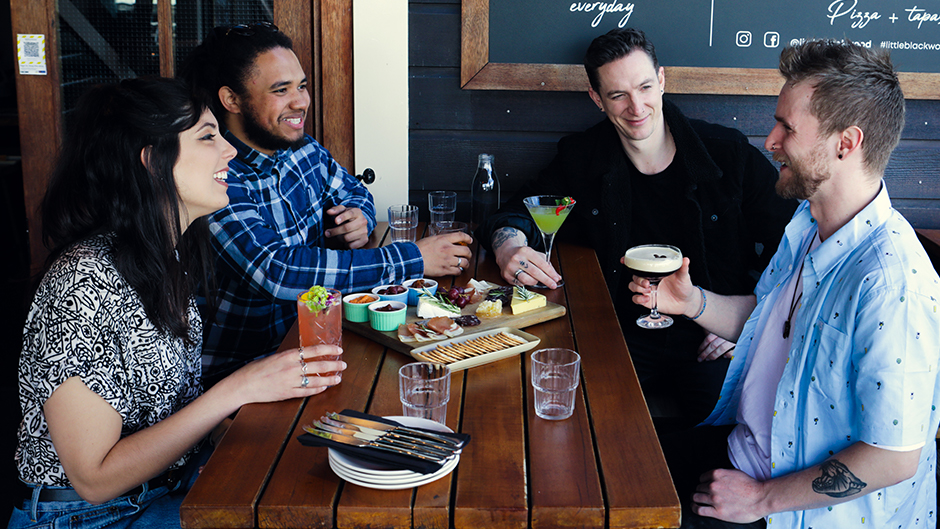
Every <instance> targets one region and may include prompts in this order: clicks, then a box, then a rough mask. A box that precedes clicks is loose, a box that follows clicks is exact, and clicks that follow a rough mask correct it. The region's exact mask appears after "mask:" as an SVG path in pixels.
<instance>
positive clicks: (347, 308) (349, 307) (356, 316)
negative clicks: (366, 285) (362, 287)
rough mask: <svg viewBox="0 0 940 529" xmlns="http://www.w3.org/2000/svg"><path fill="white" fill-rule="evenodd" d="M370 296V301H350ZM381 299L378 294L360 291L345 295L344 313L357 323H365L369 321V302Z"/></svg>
mask: <svg viewBox="0 0 940 529" xmlns="http://www.w3.org/2000/svg"><path fill="white" fill-rule="evenodd" d="M358 298H369V301H366V302H362V303H350V302H351V301H352V300H354V299H358ZM376 301H379V296H378V295H376V294H368V293H364V292H360V293H358V294H349V295H348V296H345V297H343V314H344V315H345V316H346V319H347V320H349V321H351V322H355V323H365V322H367V321H369V304H370V303H375V302H376Z"/></svg>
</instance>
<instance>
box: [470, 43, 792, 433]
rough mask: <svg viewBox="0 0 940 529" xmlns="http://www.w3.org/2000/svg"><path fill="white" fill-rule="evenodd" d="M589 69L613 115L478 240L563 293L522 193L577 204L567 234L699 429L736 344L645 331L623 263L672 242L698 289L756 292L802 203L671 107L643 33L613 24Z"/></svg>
mask: <svg viewBox="0 0 940 529" xmlns="http://www.w3.org/2000/svg"><path fill="white" fill-rule="evenodd" d="M584 66H585V69H586V70H587V74H588V78H589V80H590V82H591V87H590V89H589V90H588V93H589V95H590V96H591V99H592V100H593V101H594V102H595V103H596V104H597V106H598V107H599V108H600V109H601V111H602V112H604V113H606V114H607V119H605V120H604V121H602V122H601V123H598V124H597V125H595V126H593V127H591V128H590V129H588V130H587V131H585V132H583V133H579V134H575V135H572V136H568V137H566V138H563V139H562V140H561V141H560V142H559V143H558V153H557V155H556V156H555V159H554V160H553V161H552V163H551V164H550V165H549V166H548V167H547V168H546V169H545V170H544V171H543V172H542V173H541V175H540V176H539V177H538V178H536V179H534V180H533V181H531V182H528V183H527V184H526V185H524V186H523V187H522V189H521V190H520V191H519V193H517V194H516V195H515V196H514V197H513V198H512V199H510V200H509V201H508V202H507V203H506V205H505V206H504V207H503V208H502V209H500V211H499V212H498V213H497V214H496V215H494V216H492V217H491V218H490V219H488V221H487V222H485V223H484V224H483V225H482V226H481V227H480V228H479V229H478V231H477V237H478V238H479V239H480V241H481V242H482V243H483V244H484V246H485V247H486V248H487V249H489V250H492V251H493V252H494V253H495V255H496V262H497V263H498V264H499V267H500V271H501V273H502V276H503V278H504V279H506V280H507V281H509V282H512V283H514V284H522V285H535V284H536V283H538V282H542V283H543V284H545V285H548V286H550V287H552V288H555V287H556V286H557V282H558V281H559V280H560V279H561V276H560V275H559V274H558V273H557V272H556V271H555V269H554V268H553V267H552V266H551V264H549V263H548V262H546V261H545V259H544V255H543V254H540V253H539V252H537V251H536V250H535V249H533V248H531V247H530V246H529V244H530V242H531V243H533V244H534V245H537V247H538V246H540V245H541V236H540V233H539V231H538V229H537V228H536V227H535V224H534V222H533V221H532V219H531V217H530V216H529V214H528V212H527V211H526V209H525V206H524V205H523V204H522V199H523V198H524V197H526V196H531V195H545V194H550V195H560V196H571V197H573V198H574V199H575V200H576V201H577V203H576V205H575V207H574V208H573V209H572V210H571V213H570V214H569V216H568V218H567V220H566V221H565V224H564V225H563V226H562V228H561V230H560V232H559V237H562V238H567V239H574V238H578V240H580V241H581V242H582V243H585V244H587V245H589V246H591V247H593V248H594V250H595V251H596V252H597V257H598V259H599V261H600V264H601V268H602V270H603V272H604V278H605V280H606V281H607V287H608V289H609V291H610V294H611V297H612V298H613V300H614V305H615V307H616V309H617V314H618V316H619V319H620V326H621V328H622V329H623V333H624V337H625V338H626V340H627V344H628V346H629V347H630V353H631V356H632V359H633V363H634V366H635V367H636V370H637V373H638V375H639V377H640V382H641V383H642V384H643V388H644V391H646V392H647V393H648V394H649V393H650V392H653V393H663V392H669V393H671V394H672V395H673V396H674V397H675V399H674V400H675V401H676V402H677V403H678V404H679V405H680V406H681V411H682V414H683V417H684V418H685V419H687V421H689V422H692V423H695V422H698V421H699V420H701V419H704V418H705V417H706V416H707V415H708V413H709V412H710V411H711V409H712V407H713V406H714V404H715V401H716V399H717V397H718V391H719V389H720V387H721V382H722V380H723V378H724V374H725V371H726V370H727V364H728V357H730V351H731V350H732V349H733V347H734V344H733V343H730V342H725V341H724V340H722V339H721V338H718V337H716V336H714V335H706V334H705V333H704V332H703V331H702V330H701V328H700V327H699V326H698V325H696V324H695V323H694V322H692V321H688V320H682V319H680V320H677V321H676V322H675V324H674V325H673V326H672V327H669V328H667V329H661V330H646V329H641V328H639V327H638V326H637V324H636V319H637V318H638V317H639V316H641V315H642V314H643V313H644V311H645V309H643V308H642V307H640V306H638V305H635V304H634V303H632V301H631V297H632V293H631V292H630V291H629V289H628V288H627V285H628V284H629V283H630V273H629V272H628V271H627V269H626V268H625V267H624V266H623V265H622V264H621V263H620V258H621V256H622V255H623V253H624V252H625V251H626V250H627V249H628V248H630V247H632V246H636V245H639V244H652V243H658V244H671V245H673V246H677V247H679V248H680V249H681V250H682V253H683V255H686V256H688V257H690V258H691V259H692V262H693V263H696V267H695V269H693V270H692V271H691V274H692V278H693V282H695V284H701V285H703V287H704V288H708V289H710V290H712V291H716V292H720V293H723V294H748V293H751V292H752V290H753V288H754V285H755V284H756V280H757V275H756V274H757V272H758V271H760V270H763V268H764V266H765V265H766V263H767V259H768V258H769V256H770V255H772V254H773V252H774V250H775V249H776V248H777V245H778V243H779V241H780V237H781V235H782V234H783V228H784V226H785V225H786V224H787V222H788V221H789V220H790V216H791V215H792V213H793V211H794V209H795V207H796V202H795V201H788V200H784V199H781V198H779V197H778V196H777V195H776V193H775V192H774V184H775V183H776V180H777V171H776V170H775V169H774V167H773V165H771V164H770V162H769V161H768V160H767V159H766V158H765V157H764V156H763V155H762V154H761V153H760V151H758V150H757V149H756V148H754V147H753V146H751V145H750V144H749V143H748V141H747V138H746V137H745V136H744V135H743V134H741V133H740V132H739V131H737V130H734V129H729V128H726V127H722V126H719V125H713V124H709V123H705V122H703V121H698V120H688V119H686V118H685V116H683V115H682V113H681V112H680V111H679V109H678V108H677V107H676V106H675V105H673V104H671V103H669V102H664V101H663V93H664V91H665V88H664V86H665V76H664V70H663V68H662V67H660V66H659V63H658V61H657V59H656V52H655V49H654V47H653V44H652V43H651V42H650V41H649V40H647V39H646V36H645V35H644V34H643V32H642V31H639V30H635V29H630V28H627V29H615V30H613V31H611V32H609V33H607V34H606V35H602V36H600V37H598V38H596V39H594V41H593V42H592V43H591V46H590V47H589V48H588V51H587V54H586V56H585V59H584ZM760 249H763V250H764V251H762V252H761V251H760Z"/></svg>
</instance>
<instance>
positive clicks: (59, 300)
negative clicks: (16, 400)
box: [16, 235, 202, 487]
mask: <svg viewBox="0 0 940 529" xmlns="http://www.w3.org/2000/svg"><path fill="white" fill-rule="evenodd" d="M112 250H113V249H112V246H111V237H110V236H107V235H99V236H95V237H91V238H89V239H87V240H85V241H83V242H81V243H79V244H77V245H75V246H74V247H72V248H71V249H69V250H68V251H66V252H65V253H64V254H63V255H62V256H60V257H59V258H58V259H57V260H56V261H55V263H54V264H53V265H52V267H51V268H50V269H49V271H48V272H47V273H46V275H45V277H43V279H42V282H41V283H40V285H39V289H38V290H37V291H36V295H35V297H34V298H33V303H32V306H31V307H30V310H29V316H28V317H27V320H26V327H25V329H24V331H23V351H22V353H21V355H20V366H19V392H20V406H21V407H22V411H23V422H22V423H21V424H20V429H19V441H18V446H17V450H16V461H17V467H18V469H19V474H20V478H21V479H22V480H23V481H25V482H27V483H42V484H45V485H51V486H56V487H69V486H71V485H70V483H69V479H68V477H67V476H66V475H65V471H64V470H63V469H62V463H61V462H60V461H59V457H58V454H56V451H55V447H54V446H53V445H52V439H51V438H50V436H49V427H48V425H47V424H46V419H45V416H44V415H43V410H42V406H43V404H44V403H45V402H46V399H48V398H49V397H50V396H51V395H52V392H53V391H55V390H56V388H58V387H59V385H61V384H62V383H63V382H65V381H66V380H67V379H69V378H71V377H76V376H77V377H80V378H81V380H82V382H84V383H85V385H86V386H87V387H88V388H89V389H91V390H92V391H94V392H95V393H97V394H98V395H100V396H101V397H102V398H103V399H104V400H105V401H107V402H108V404H110V405H111V406H112V407H113V408H114V409H115V410H116V411H117V412H118V413H119V414H120V415H121V418H122V423H123V428H122V432H121V437H122V438H123V437H125V436H127V435H130V434H132V433H134V432H136V431H139V430H142V429H144V428H147V427H148V426H151V425H153V424H155V423H157V422H159V421H161V420H162V419H165V418H167V417H169V416H170V415H172V414H173V413H175V412H177V411H179V410H180V409H181V408H183V407H184V406H185V405H186V404H188V403H190V402H191V401H193V400H194V399H195V398H196V397H197V396H199V394H200V393H201V392H202V387H201V383H200V379H201V362H200V351H201V345H202V321H201V320H200V319H199V313H198V311H197V309H196V304H195V300H192V301H191V302H190V306H189V320H190V330H189V336H190V339H191V341H192V343H193V345H190V346H187V345H186V344H185V342H184V341H183V340H181V339H179V338H176V337H174V336H172V335H169V334H168V333H163V332H158V331H157V330H156V328H155V327H154V325H153V324H152V323H151V322H150V320H149V319H148V318H147V315H146V313H145V312H144V307H143V305H142V303H141V300H140V297H139V296H138V295H137V293H136V292H135V291H134V289H133V288H132V287H131V286H130V285H129V284H128V283H127V282H125V281H124V278H123V277H122V276H121V274H119V273H118V271H117V269H115V267H114V263H113V255H112ZM154 288H159V286H158V285H154ZM187 458H188V455H187V456H184V457H183V459H181V460H180V461H178V462H177V463H176V464H174V466H179V465H182V464H184V463H185V461H186V459H187Z"/></svg>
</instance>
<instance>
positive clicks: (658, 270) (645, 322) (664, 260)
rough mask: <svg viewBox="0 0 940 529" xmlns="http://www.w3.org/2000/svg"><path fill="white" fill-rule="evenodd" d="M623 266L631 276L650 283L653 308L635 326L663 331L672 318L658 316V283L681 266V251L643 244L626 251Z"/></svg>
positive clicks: (662, 315) (667, 246) (665, 245)
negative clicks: (643, 278)
mask: <svg viewBox="0 0 940 529" xmlns="http://www.w3.org/2000/svg"><path fill="white" fill-rule="evenodd" d="M623 264H625V265H627V268H629V269H630V271H631V272H633V275H636V276H639V277H645V278H646V279H648V280H649V282H650V296H651V297H652V298H653V308H652V310H651V311H650V313H649V314H647V315H646V316H643V317H641V318H638V319H637V320H636V324H637V325H639V326H640V327H643V328H644V329H665V328H666V327H669V326H670V325H672V322H673V320H672V318H670V317H669V316H666V315H665V314H660V313H659V310H658V308H657V304H658V299H657V295H658V292H659V282H660V281H662V279H663V278H664V277H666V276H668V275H670V274H673V273H675V271H676V270H678V269H679V267H681V266H682V251H680V250H679V249H678V248H676V247H675V246H669V245H667V244H644V245H641V246H634V247H633V248H630V249H629V250H627V253H625V254H624V256H623Z"/></svg>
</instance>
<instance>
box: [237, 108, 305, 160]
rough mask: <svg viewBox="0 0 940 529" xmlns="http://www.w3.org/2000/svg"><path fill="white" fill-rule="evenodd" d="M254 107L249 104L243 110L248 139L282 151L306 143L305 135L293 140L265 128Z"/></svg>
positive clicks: (272, 149) (268, 148)
mask: <svg viewBox="0 0 940 529" xmlns="http://www.w3.org/2000/svg"><path fill="white" fill-rule="evenodd" d="M256 116H257V113H256V112H255V109H254V107H252V106H251V105H248V106H246V107H245V109H244V110H243V111H242V118H243V119H242V125H243V127H244V130H245V135H246V136H248V141H250V142H252V143H254V144H255V145H257V146H259V147H261V148H262V149H265V150H269V151H280V150H282V149H290V148H298V147H300V146H302V145H303V144H304V135H301V136H300V138H299V139H297V140H291V139H290V138H286V137H284V136H282V135H278V134H274V133H273V132H271V131H270V130H268V129H266V128H264V126H263V125H262V124H261V121H260V120H259V119H258V118H257V117H256Z"/></svg>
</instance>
